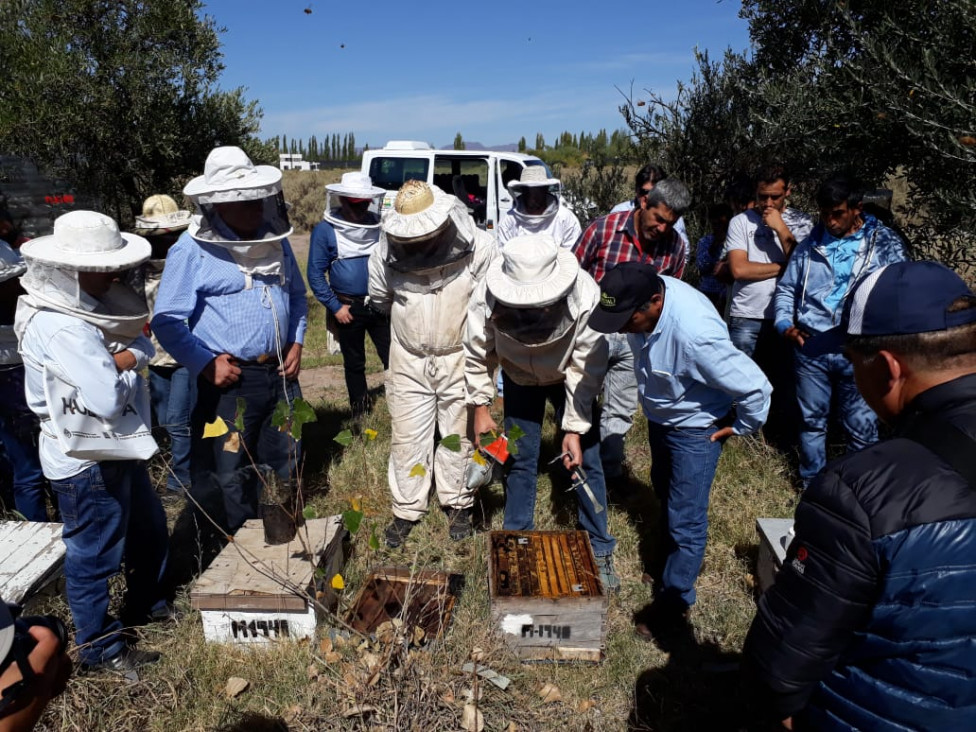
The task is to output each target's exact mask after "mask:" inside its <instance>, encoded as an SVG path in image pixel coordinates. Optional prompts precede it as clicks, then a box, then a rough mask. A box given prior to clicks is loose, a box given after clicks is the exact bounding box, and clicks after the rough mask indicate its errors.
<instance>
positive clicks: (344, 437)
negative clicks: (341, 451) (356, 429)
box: [332, 430, 352, 447]
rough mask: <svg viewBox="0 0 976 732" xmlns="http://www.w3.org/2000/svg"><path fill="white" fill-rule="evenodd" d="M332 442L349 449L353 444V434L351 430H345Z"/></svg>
mask: <svg viewBox="0 0 976 732" xmlns="http://www.w3.org/2000/svg"><path fill="white" fill-rule="evenodd" d="M332 440H333V441H334V442H338V443H339V444H340V445H342V446H343V447H349V446H350V445H351V444H352V432H350V431H349V430H343V431H342V432H340V433H339V434H337V435H336V436H335V437H333V438H332Z"/></svg>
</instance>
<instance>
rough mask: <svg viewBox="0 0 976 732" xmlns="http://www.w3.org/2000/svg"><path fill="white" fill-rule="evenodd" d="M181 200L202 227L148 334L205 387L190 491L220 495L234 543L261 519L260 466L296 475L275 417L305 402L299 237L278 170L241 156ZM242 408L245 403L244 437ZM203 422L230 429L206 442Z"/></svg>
mask: <svg viewBox="0 0 976 732" xmlns="http://www.w3.org/2000/svg"><path fill="white" fill-rule="evenodd" d="M183 193H184V194H185V195H187V196H189V197H190V199H191V200H192V201H193V202H194V204H195V205H196V207H197V209H198V212H199V214H200V223H199V225H196V224H193V225H191V226H190V228H189V230H188V231H187V232H186V233H184V234H183V235H182V236H181V237H180V238H179V240H178V241H177V242H176V244H175V245H173V248H172V249H171V250H170V252H169V254H168V255H167V257H166V269H165V270H164V271H163V280H162V282H161V283H160V286H159V296H158V297H157V299H156V312H155V315H154V316H153V319H152V329H153V332H154V333H155V334H156V337H157V338H159V342H160V343H162V345H163V347H164V348H165V349H166V350H167V351H169V353H171V354H172V355H173V357H174V358H175V359H176V360H177V362H179V363H181V364H183V365H185V366H186V367H187V369H189V372H190V376H191V377H192V378H196V379H197V390H198V391H197V405H196V408H195V409H194V410H193V416H192V419H191V422H192V425H191V426H192V432H193V438H192V439H193V447H192V453H191V473H192V482H193V491H194V495H195V496H199V497H200V498H204V497H205V495H206V494H208V493H213V492H216V493H217V494H218V495H219V496H221V497H222V500H221V499H220V498H218V499H217V502H218V503H221V504H222V506H221V505H217V506H212V507H211V508H212V509H213V510H215V511H216V512H217V516H215V517H214V518H215V519H216V520H217V522H218V523H219V524H220V525H221V526H222V527H223V528H225V529H226V530H227V531H229V532H231V533H233V532H234V531H236V530H237V529H238V528H240V526H241V525H242V524H243V523H244V522H245V521H246V520H247V519H250V518H254V517H255V516H256V515H257V502H258V498H259V495H260V491H261V476H260V475H259V473H258V471H257V469H256V468H257V466H268V467H270V468H271V470H273V471H274V473H275V474H276V476H277V477H278V479H280V480H282V481H288V480H290V479H291V478H292V477H293V476H294V473H295V472H296V469H297V465H298V460H299V456H298V445H297V444H296V443H295V441H294V440H293V439H292V438H291V436H290V434H289V433H288V432H282V431H281V430H279V429H278V428H277V427H275V426H274V425H272V423H271V417H272V415H273V414H274V412H275V409H276V408H277V406H278V404H279V402H285V403H288V404H291V403H292V402H293V401H294V400H295V399H296V398H298V397H300V396H301V389H300V388H299V386H298V373H299V370H300V369H301V358H302V343H303V342H304V338H305V326H306V316H307V312H308V305H307V302H306V299H305V284H304V282H303V281H302V275H301V271H300V270H299V268H298V265H297V263H296V262H295V256H294V254H293V253H292V250H291V246H290V245H289V244H288V241H287V239H286V238H285V237H287V236H288V235H289V234H290V233H291V231H292V229H291V225H290V224H289V222H288V213H287V210H286V208H285V202H284V196H283V195H282V191H281V171H280V170H278V169H277V168H274V167H271V166H269V165H254V164H253V163H252V162H251V160H250V159H249V158H248V157H247V155H245V153H244V151H243V150H241V149H240V148H238V147H218V148H215V149H214V150H213V151H211V153H210V155H209V156H208V157H207V162H206V166H205V168H204V174H203V175H201V176H199V177H197V178H194V179H193V180H191V181H190V182H189V183H187V185H186V187H185V188H184V189H183ZM238 399H242V400H244V403H245V405H246V406H245V409H244V413H243V415H241V417H242V419H243V424H244V430H243V432H240V433H239V432H237V430H236V429H235V428H234V423H235V418H236V417H237V412H238V408H237V401H238ZM207 424H216V425H217V427H218V431H221V429H223V428H224V427H226V430H227V431H226V432H224V433H223V434H221V435H218V436H215V437H208V438H204V437H203V431H204V426H205V425H207ZM242 443H243V444H242ZM198 482H200V483H202V485H198Z"/></svg>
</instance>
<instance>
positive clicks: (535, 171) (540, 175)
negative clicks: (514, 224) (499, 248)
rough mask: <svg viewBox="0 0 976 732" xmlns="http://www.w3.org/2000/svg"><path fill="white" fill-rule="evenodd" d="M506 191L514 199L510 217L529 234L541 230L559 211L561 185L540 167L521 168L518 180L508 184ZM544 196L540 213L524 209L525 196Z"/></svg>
mask: <svg viewBox="0 0 976 732" xmlns="http://www.w3.org/2000/svg"><path fill="white" fill-rule="evenodd" d="M508 189H509V191H510V192H511V194H512V196H513V197H514V198H515V205H514V206H513V207H512V209H511V210H512V215H513V216H515V218H516V219H517V220H518V222H519V225H520V226H521V227H522V228H523V229H525V230H527V231H530V232H539V231H541V230H543V229H544V228H545V227H546V226H547V225H548V224H549V221H550V220H551V219H552V217H553V216H555V215H556V213H557V212H558V211H559V195H560V191H561V190H562V184H561V183H560V182H559V181H558V180H557V179H556V178H549V177H548V176H547V174H546V170H545V168H543V167H542V166H541V165H529V166H527V167H526V168H523V170H522V175H521V176H520V177H519V179H518V180H513V181H512V182H511V183H509V184H508ZM527 194H528V195H536V196H542V195H544V196H545V207H544V208H543V209H542V211H541V213H540V212H536V213H529V211H528V210H527V209H526V205H525V204H526V196H527Z"/></svg>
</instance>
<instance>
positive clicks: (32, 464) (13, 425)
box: [0, 364, 47, 521]
mask: <svg viewBox="0 0 976 732" xmlns="http://www.w3.org/2000/svg"><path fill="white" fill-rule="evenodd" d="M39 429H40V428H39V426H38V421H37V415H35V414H34V413H33V412H32V411H31V410H30V408H29V407H28V406H27V398H26V396H25V395H24V366H23V364H18V365H16V366H4V367H0V442H3V448H4V449H5V450H6V451H7V458H8V459H9V461H10V466H11V468H12V469H13V476H14V480H13V489H14V506H15V507H16V508H17V511H18V512H19V513H20V514H21V515H22V516H23V517H24V518H25V519H27V520H28V521H47V504H46V502H45V500H44V486H45V481H44V473H43V471H42V470H41V459H40V458H39V457H38V455H37V436H38V432H39Z"/></svg>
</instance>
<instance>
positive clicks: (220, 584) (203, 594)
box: [190, 516, 346, 645]
mask: <svg viewBox="0 0 976 732" xmlns="http://www.w3.org/2000/svg"><path fill="white" fill-rule="evenodd" d="M345 537H346V530H345V529H344V528H343V526H342V517H341V516H330V517H329V518H321V519H309V520H307V521H306V522H305V525H304V526H301V527H299V529H298V535H297V536H296V537H295V538H294V539H292V541H290V542H289V543H287V544H278V545H268V544H265V543H264V529H263V525H262V523H261V521H260V520H257V519H252V520H250V521H248V522H246V523H245V524H244V526H242V527H241V528H240V529H239V530H238V531H237V534H235V535H234V541H233V542H232V543H230V544H228V545H227V546H225V547H224V548H223V550H221V552H220V554H218V555H217V558H216V559H214V561H213V563H212V564H211V565H210V566H209V567H208V568H207V571H206V572H204V573H203V574H202V575H200V578H199V579H197V581H196V582H195V583H194V585H193V588H192V589H191V590H190V602H191V604H192V606H193V608H194V609H195V610H199V611H200V616H201V618H202V620H203V635H204V637H205V638H206V639H207V640H208V641H215V642H219V643H240V644H257V645H261V644H268V643H272V642H274V641H277V640H282V639H292V640H296V639H299V638H310V637H312V636H313V635H314V634H315V626H316V623H317V622H318V619H319V618H318V614H317V613H316V610H315V605H314V604H313V603H311V602H310V601H309V599H308V597H307V596H305V595H303V594H300V593H299V592H297V591H292V590H289V589H288V588H289V587H291V588H300V589H301V590H303V591H305V592H308V593H310V594H311V595H312V596H314V595H315V575H316V570H318V569H321V570H323V571H322V572H320V573H319V575H320V577H322V578H324V580H325V582H324V584H325V587H326V588H328V587H329V581H330V580H331V578H332V577H333V576H334V575H335V574H336V573H337V572H339V571H340V570H341V569H342V567H343V565H344V564H345V549H344V545H343V540H344V539H345ZM309 550H310V551H311V559H310V556H309ZM330 593H331V590H330ZM319 601H320V602H322V603H323V604H325V605H326V606H328V607H331V606H333V605H334V604H335V596H334V594H331V596H330V594H327V595H326V596H325V597H323V598H321V599H320V600H319Z"/></svg>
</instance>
